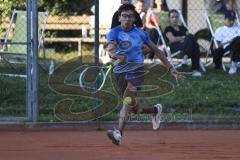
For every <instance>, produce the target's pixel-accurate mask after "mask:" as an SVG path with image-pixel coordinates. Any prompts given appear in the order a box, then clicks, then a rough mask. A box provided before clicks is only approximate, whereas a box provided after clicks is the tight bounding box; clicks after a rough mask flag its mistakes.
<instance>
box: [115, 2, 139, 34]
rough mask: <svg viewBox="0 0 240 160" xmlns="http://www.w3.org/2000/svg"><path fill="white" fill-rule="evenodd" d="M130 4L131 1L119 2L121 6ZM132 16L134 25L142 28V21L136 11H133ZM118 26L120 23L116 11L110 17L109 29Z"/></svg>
mask: <svg viewBox="0 0 240 160" xmlns="http://www.w3.org/2000/svg"><path fill="white" fill-rule="evenodd" d="M130 3H131V0H121V4H130ZM134 14H135V18H136V20H135V22H134V24H135V25H136V26H137V27H140V28H141V27H143V23H142V19H141V17H140V15H139V14H138V13H137V11H134ZM118 25H120V22H119V14H118V11H116V12H115V13H114V15H113V17H112V24H111V29H112V28H114V27H116V26H118Z"/></svg>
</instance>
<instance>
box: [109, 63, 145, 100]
mask: <svg viewBox="0 0 240 160" xmlns="http://www.w3.org/2000/svg"><path fill="white" fill-rule="evenodd" d="M145 73H146V71H144V67H139V68H137V69H134V70H132V71H129V72H123V73H113V74H114V75H113V83H114V84H115V88H116V89H117V91H118V93H119V94H120V95H121V96H123V94H124V92H125V90H126V88H127V84H128V83H131V84H132V85H133V86H134V87H136V88H137V90H141V85H142V84H143V82H144V75H145Z"/></svg>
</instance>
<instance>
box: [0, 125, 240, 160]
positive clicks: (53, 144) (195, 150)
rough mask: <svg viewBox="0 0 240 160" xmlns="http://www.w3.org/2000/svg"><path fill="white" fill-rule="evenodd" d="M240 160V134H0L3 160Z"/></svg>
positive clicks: (217, 131) (188, 132)
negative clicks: (117, 139) (116, 138)
mask: <svg viewBox="0 0 240 160" xmlns="http://www.w3.org/2000/svg"><path fill="white" fill-rule="evenodd" d="M75 159H76V160H188V159H189V160H221V159H222V160H227V159H231V160H239V159H240V130H159V131H150V130H145V131H139V130H136V131H126V132H125V133H124V137H123V142H122V145H121V146H120V147H118V146H115V145H114V144H112V143H111V141H110V140H109V139H108V138H107V136H106V131H96V130H87V131H86V130H85V131H82V130H70V129H68V130H66V129H65V130H61V129H57V130H49V129H48V130H29V129H27V130H26V129H24V130H11V131H9V130H0V160H75Z"/></svg>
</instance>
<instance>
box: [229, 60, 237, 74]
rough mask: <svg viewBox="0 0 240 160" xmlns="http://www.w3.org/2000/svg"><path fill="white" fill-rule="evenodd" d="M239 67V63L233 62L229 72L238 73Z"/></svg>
mask: <svg viewBox="0 0 240 160" xmlns="http://www.w3.org/2000/svg"><path fill="white" fill-rule="evenodd" d="M237 67H238V63H236V62H232V65H231V68H230V70H229V72H228V73H229V74H230V75H233V74H236V73H237Z"/></svg>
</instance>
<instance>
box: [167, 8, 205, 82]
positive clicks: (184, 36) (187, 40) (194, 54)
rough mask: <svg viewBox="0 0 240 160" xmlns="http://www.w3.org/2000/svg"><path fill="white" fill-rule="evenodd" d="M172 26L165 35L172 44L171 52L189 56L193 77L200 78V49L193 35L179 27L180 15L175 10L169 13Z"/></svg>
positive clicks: (168, 27)
mask: <svg viewBox="0 0 240 160" xmlns="http://www.w3.org/2000/svg"><path fill="white" fill-rule="evenodd" d="M169 22H170V26H167V27H166V29H165V31H164V34H165V35H166V38H167V40H168V42H169V44H170V49H171V52H177V51H179V50H180V51H181V55H185V54H186V55H188V56H189V57H190V58H191V61H192V70H193V73H192V76H195V77H200V76H201V75H202V74H201V72H200V71H199V69H200V49H199V45H198V44H197V42H196V40H195V38H194V36H193V35H191V34H189V32H188V30H187V28H185V27H184V26H179V25H178V22H179V13H178V11H177V10H175V9H173V10H170V11H169Z"/></svg>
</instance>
